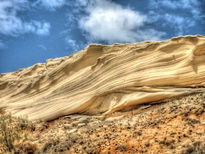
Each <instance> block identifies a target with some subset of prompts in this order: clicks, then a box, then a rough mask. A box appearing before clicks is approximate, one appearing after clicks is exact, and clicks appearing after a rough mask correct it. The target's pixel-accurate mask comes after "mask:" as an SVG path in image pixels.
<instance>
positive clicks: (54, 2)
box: [38, 0, 66, 10]
mask: <svg viewBox="0 0 205 154" xmlns="http://www.w3.org/2000/svg"><path fill="white" fill-rule="evenodd" d="M38 3H40V4H41V5H43V6H44V7H46V8H47V9H51V10H54V9H56V8H60V7H62V6H63V5H65V4H66V1H65V0H39V1H38Z"/></svg>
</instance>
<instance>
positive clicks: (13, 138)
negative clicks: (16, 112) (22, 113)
mask: <svg viewBox="0 0 205 154" xmlns="http://www.w3.org/2000/svg"><path fill="white" fill-rule="evenodd" d="M30 128H31V123H30V122H29V121H28V120H26V119H23V118H14V117H12V116H11V115H10V114H4V115H0V152H14V153H19V152H20V151H21V152H23V151H24V150H25V144H24V143H26V141H27V140H28V134H27V133H26V131H25V130H26V129H30ZM22 150H23V151H22Z"/></svg>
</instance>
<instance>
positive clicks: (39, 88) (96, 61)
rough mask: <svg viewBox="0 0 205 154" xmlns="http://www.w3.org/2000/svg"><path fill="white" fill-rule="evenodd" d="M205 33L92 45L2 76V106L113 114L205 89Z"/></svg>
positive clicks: (30, 111)
mask: <svg viewBox="0 0 205 154" xmlns="http://www.w3.org/2000/svg"><path fill="white" fill-rule="evenodd" d="M204 87H205V37H203V36H185V37H178V38H173V39H171V40H166V41H162V42H140V43H134V44H114V45H90V46H88V47H87V48H85V49H84V50H82V51H79V52H77V53H75V54H73V55H71V56H69V57H64V58H58V59H51V60H48V61H47V62H46V63H45V64H36V65H34V66H31V67H29V68H26V69H21V70H19V71H17V72H13V73H7V74H2V75H0V109H2V110H4V111H6V112H11V114H12V115H14V116H27V117H28V118H29V119H30V120H39V119H41V120H53V119H55V118H58V117H60V116H64V115H69V114H73V113H83V114H108V113H111V112H115V111H118V110H123V109H127V108H132V107H133V106H136V105H141V104H145V103H146V104H151V103H157V102H159V101H162V100H164V99H167V98H172V97H176V96H179V95H186V94H190V93H196V92H201V91H204Z"/></svg>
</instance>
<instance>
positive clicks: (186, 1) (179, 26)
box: [149, 0, 202, 35]
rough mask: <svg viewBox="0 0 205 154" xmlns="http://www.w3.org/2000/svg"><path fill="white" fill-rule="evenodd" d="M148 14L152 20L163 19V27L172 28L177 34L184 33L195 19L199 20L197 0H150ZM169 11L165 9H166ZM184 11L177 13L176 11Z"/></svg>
mask: <svg viewBox="0 0 205 154" xmlns="http://www.w3.org/2000/svg"><path fill="white" fill-rule="evenodd" d="M149 3H150V10H151V11H150V12H149V16H150V19H151V20H152V21H156V22H157V21H163V24H162V25H164V27H170V28H172V29H173V30H174V31H175V32H176V33H177V34H178V35H184V33H185V32H186V31H188V29H189V28H190V27H194V26H195V25H196V23H197V20H201V16H202V15H201V10H200V1H199V0H180V1H178V0H163V1H158V0H150V1H149ZM168 9H169V10H170V11H167V10H168ZM180 11H181V12H184V13H185V14H186V15H184V14H183V13H181V14H177V12H180Z"/></svg>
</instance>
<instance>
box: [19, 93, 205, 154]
mask: <svg viewBox="0 0 205 154" xmlns="http://www.w3.org/2000/svg"><path fill="white" fill-rule="evenodd" d="M27 132H29V136H28V139H27V140H25V142H24V146H23V148H21V150H22V151H21V152H27V153H28V152H30V153H32V152H33V153H37V152H38V153H146V154H147V153H167V154H168V153H183V154H187V153H193V154H194V153H198V154H203V153H205V93H200V94H194V95H189V96H186V97H181V98H178V99H174V100H167V101H165V102H161V103H160V104H155V105H154V104H153V105H144V106H141V107H136V108H135V109H132V110H129V111H121V112H116V113H113V114H110V115H107V116H105V117H101V116H86V115H70V116H66V117H62V118H60V119H57V120H55V121H50V122H46V123H45V122H38V123H35V124H32V127H30V129H29V130H27Z"/></svg>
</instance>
